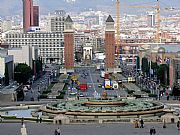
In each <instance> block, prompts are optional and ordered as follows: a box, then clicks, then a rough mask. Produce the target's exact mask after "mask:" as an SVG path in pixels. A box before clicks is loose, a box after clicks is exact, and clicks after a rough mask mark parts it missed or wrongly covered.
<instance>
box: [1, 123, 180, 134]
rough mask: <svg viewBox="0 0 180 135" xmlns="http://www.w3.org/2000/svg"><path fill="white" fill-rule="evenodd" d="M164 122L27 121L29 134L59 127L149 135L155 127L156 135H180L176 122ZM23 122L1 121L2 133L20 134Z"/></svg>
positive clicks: (68, 131)
mask: <svg viewBox="0 0 180 135" xmlns="http://www.w3.org/2000/svg"><path fill="white" fill-rule="evenodd" d="M162 125H163V124H162V123H156V124H154V123H148V124H147V123H145V127H144V128H134V127H133V124H131V123H120V124H84V125H53V124H37V123H26V128H27V135H54V130H55V129H57V128H58V127H59V128H60V130H61V135H149V129H150V128H152V127H154V128H155V129H156V135H180V130H178V129H177V128H176V124H170V125H167V128H165V129H163V128H162ZM21 127H22V125H21V123H18V124H17V123H1V124H0V135H20V129H21Z"/></svg>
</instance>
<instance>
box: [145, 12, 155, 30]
mask: <svg viewBox="0 0 180 135" xmlns="http://www.w3.org/2000/svg"><path fill="white" fill-rule="evenodd" d="M147 21H148V22H147V23H148V26H149V27H154V26H155V23H156V20H155V14H154V13H153V12H150V13H149V14H148V16H147Z"/></svg>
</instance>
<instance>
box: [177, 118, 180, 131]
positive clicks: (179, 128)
mask: <svg viewBox="0 0 180 135" xmlns="http://www.w3.org/2000/svg"><path fill="white" fill-rule="evenodd" d="M177 128H178V130H180V121H179V120H178V122H177Z"/></svg>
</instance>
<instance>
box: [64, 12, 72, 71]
mask: <svg viewBox="0 0 180 135" xmlns="http://www.w3.org/2000/svg"><path fill="white" fill-rule="evenodd" d="M64 59H65V68H66V70H67V72H73V71H74V30H73V21H72V19H71V17H70V16H69V15H68V17H67V18H66V20H65V29H64Z"/></svg>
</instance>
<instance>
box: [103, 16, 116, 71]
mask: <svg viewBox="0 0 180 135" xmlns="http://www.w3.org/2000/svg"><path fill="white" fill-rule="evenodd" d="M105 55H106V58H105V65H106V72H113V71H114V67H115V65H114V59H115V30H114V20H113V18H112V17H111V15H109V16H108V18H107V20H106V30H105Z"/></svg>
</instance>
